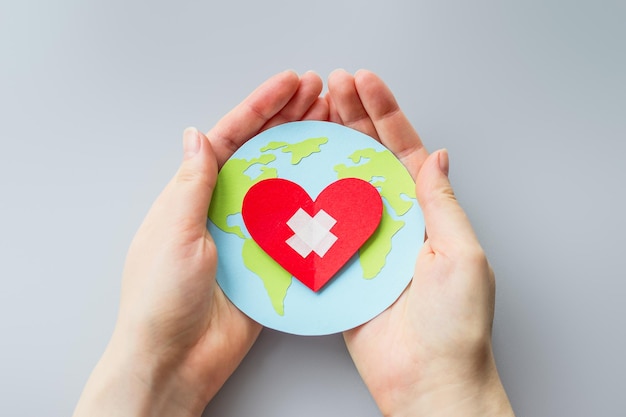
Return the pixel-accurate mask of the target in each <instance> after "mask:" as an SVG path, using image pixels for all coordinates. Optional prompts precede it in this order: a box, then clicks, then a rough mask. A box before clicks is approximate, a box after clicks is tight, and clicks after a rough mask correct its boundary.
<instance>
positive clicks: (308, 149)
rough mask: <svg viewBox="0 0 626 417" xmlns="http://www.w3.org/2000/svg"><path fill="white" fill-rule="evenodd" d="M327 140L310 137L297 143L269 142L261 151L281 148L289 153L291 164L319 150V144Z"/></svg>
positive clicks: (295, 163)
mask: <svg viewBox="0 0 626 417" xmlns="http://www.w3.org/2000/svg"><path fill="white" fill-rule="evenodd" d="M326 142H328V138H325V137H321V138H310V139H306V140H303V141H302V142H298V143H293V144H292V143H288V142H270V143H268V144H267V145H266V146H264V147H263V148H261V152H266V151H269V150H275V149H280V148H283V149H282V152H284V153H291V165H297V164H299V163H300V161H302V160H303V159H304V158H306V157H307V156H310V155H311V154H314V153H318V152H320V151H321V150H320V146H322V145H323V144H325V143H326Z"/></svg>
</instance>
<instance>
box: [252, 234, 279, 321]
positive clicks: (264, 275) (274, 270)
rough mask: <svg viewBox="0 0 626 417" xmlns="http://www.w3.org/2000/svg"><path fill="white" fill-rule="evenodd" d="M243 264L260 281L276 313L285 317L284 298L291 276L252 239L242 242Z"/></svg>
mask: <svg viewBox="0 0 626 417" xmlns="http://www.w3.org/2000/svg"><path fill="white" fill-rule="evenodd" d="M241 256H242V257H243V263H244V265H245V266H246V268H248V269H249V270H250V271H252V272H253V273H255V274H256V275H257V276H258V277H259V278H261V281H263V286H264V287H265V291H266V292H267V295H268V296H269V298H270V301H271V302H272V307H274V310H275V311H276V313H278V314H279V315H281V316H284V315H285V297H286V296H287V290H288V289H289V286H290V285H291V274H290V273H289V272H287V271H286V270H285V269H284V268H283V267H281V266H280V265H278V264H277V263H276V261H275V260H273V259H272V258H271V257H270V256H269V255H268V254H267V253H266V252H265V251H264V250H263V249H261V247H260V246H259V245H258V244H257V243H256V242H255V241H254V240H252V239H246V240H245V241H244V242H243V249H242V250H241Z"/></svg>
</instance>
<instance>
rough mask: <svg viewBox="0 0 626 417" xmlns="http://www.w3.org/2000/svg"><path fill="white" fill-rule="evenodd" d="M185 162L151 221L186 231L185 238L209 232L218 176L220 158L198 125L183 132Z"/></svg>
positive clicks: (151, 216) (158, 203) (162, 197)
mask: <svg viewBox="0 0 626 417" xmlns="http://www.w3.org/2000/svg"><path fill="white" fill-rule="evenodd" d="M183 153H184V156H183V162H182V163H181V165H180V168H179V169H178V171H177V172H176V175H175V176H174V178H173V179H172V180H171V181H170V182H169V184H168V185H167V187H166V188H165V190H164V191H163V193H161V195H160V196H159V198H158V199H157V201H156V202H155V204H154V205H153V206H152V209H151V210H150V214H149V216H148V217H149V219H151V221H149V222H148V223H151V222H158V223H159V224H160V226H166V225H168V224H169V225H170V226H171V227H167V226H166V227H165V230H179V231H182V235H181V236H182V237H183V239H184V240H185V241H188V242H193V241H195V239H196V238H201V237H204V236H205V235H206V233H207V232H206V217H207V215H206V213H207V211H208V209H209V204H210V203H211V195H212V194H213V189H214V188H215V182H216V179H217V161H216V158H215V154H214V152H213V150H212V148H211V143H210V142H209V140H208V139H207V137H206V136H204V135H203V134H202V133H200V132H198V130H197V129H195V128H188V129H186V130H185V132H184V133H183Z"/></svg>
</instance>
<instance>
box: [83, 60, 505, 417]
mask: <svg viewBox="0 0 626 417" xmlns="http://www.w3.org/2000/svg"><path fill="white" fill-rule="evenodd" d="M328 89H329V92H328V94H327V95H326V96H325V97H320V93H321V90H322V80H321V79H320V78H319V76H317V75H316V74H314V73H312V72H308V73H305V74H303V75H302V76H298V75H297V74H295V73H294V72H292V71H286V72H283V73H280V74H277V75H275V76H274V77H272V78H270V79H269V80H267V81H266V82H265V83H263V84H262V85H261V86H260V87H259V88H257V90H255V91H254V92H253V93H252V94H251V95H250V96H249V97H248V98H246V99H245V100H244V101H243V102H242V103H241V104H239V105H238V106H237V107H235V108H234V109H233V110H232V111H231V112H230V113H228V114H227V115H226V116H224V117H223V118H222V119H221V120H220V121H219V122H218V123H217V125H216V126H215V127H214V128H213V129H211V131H209V132H208V133H207V134H206V136H205V135H204V134H202V133H200V132H198V131H197V130H196V129H187V130H185V132H184V134H183V154H184V156H183V162H182V164H181V166H180V169H179V170H178V172H177V173H176V175H175V176H174V178H173V179H172V180H171V182H170V183H169V184H168V185H167V186H166V187H165V189H164V190H163V192H162V193H161V195H160V196H159V197H158V198H157V200H156V201H155V203H154V205H153V206H152V208H151V209H150V211H149V213H148V214H147V216H146V218H145V220H144V222H143V224H142V225H141V227H140V228H139V231H138V232H137V234H136V236H135V238H134V240H133V242H132V244H131V247H130V249H129V252H128V256H127V260H126V265H125V269H124V275H123V280H122V294H121V299H120V310H119V314H118V320H117V323H116V326H115V330H114V332H113V335H112V337H111V340H110V343H109V344H108V346H107V348H106V350H105V352H104V354H103V356H102V358H101V359H100V361H99V362H98V364H97V365H96V367H95V369H94V371H93V372H92V375H91V377H90V378H89V381H88V383H87V385H86V386H85V389H84V391H83V394H82V396H81V398H80V400H79V403H78V405H77V407H76V410H75V412H74V417H82V416H90V417H97V416H110V415H115V416H163V415H168V416H169V415H172V416H182V417H185V416H200V415H201V414H202V411H203V409H204V408H205V406H206V404H207V403H208V402H209V401H210V400H211V398H213V396H214V395H215V393H216V392H217V391H218V390H219V389H220V387H221V386H222V385H223V384H224V382H225V381H226V379H227V378H228V377H229V376H230V375H231V374H232V372H233V371H234V370H235V368H236V367H237V366H238V364H239V363H240V362H241V360H242V359H243V357H244V356H245V354H246V353H247V352H248V350H249V349H250V347H251V346H252V344H253V343H254V341H255V339H256V337H257V336H258V334H259V332H260V330H261V326H260V325H259V324H257V323H255V322H254V321H252V320H250V319H249V318H248V317H247V316H245V315H244V314H243V313H241V312H240V311H239V310H238V309H237V308H235V307H234V306H233V305H232V304H231V303H230V301H229V300H228V299H227V298H226V297H225V296H224V294H223V293H222V291H221V289H220V288H219V286H217V285H216V283H215V268H216V263H217V256H218V254H217V250H216V248H215V245H214V242H213V240H212V238H211V236H210V234H209V233H208V231H207V229H206V213H207V210H208V207H209V204H210V199H211V195H212V191H213V188H214V186H215V181H216V177H217V172H218V170H219V168H220V167H221V166H222V165H223V164H224V163H225V162H226V160H227V159H228V158H229V157H230V156H231V155H232V154H233V153H234V152H235V151H236V150H237V149H238V148H239V147H240V146H241V145H242V144H243V143H245V142H246V141H247V140H248V139H250V138H252V137H253V136H255V135H256V134H257V133H259V132H261V131H263V130H265V129H267V128H269V127H272V126H275V125H278V124H281V123H285V122H290V121H296V120H330V121H333V122H337V123H341V124H344V125H346V126H349V127H352V128H355V129H357V130H360V131H362V132H364V133H366V134H368V135H370V136H372V137H374V138H376V139H377V140H380V141H381V143H383V145H385V146H387V147H388V148H389V149H390V150H391V151H392V152H394V153H395V154H396V156H397V157H398V158H399V159H400V160H401V161H402V162H403V163H404V165H405V166H406V167H407V169H408V170H409V172H410V173H411V175H412V177H413V178H414V179H415V180H416V182H417V195H418V199H419V201H420V205H421V206H422V209H423V211H424V215H425V220H426V230H427V234H428V239H427V240H426V242H425V244H424V246H423V248H422V251H421V253H420V255H419V258H418V261H417V265H416V269H415V276H414V278H413V281H412V283H411V284H410V285H409V287H408V288H407V290H406V291H405V292H404V293H403V294H402V296H401V297H400V298H399V299H398V301H397V302H396V303H395V304H394V305H393V306H392V307H390V308H389V309H388V310H386V311H385V312H383V313H382V314H381V315H380V316H378V317H377V318H375V319H374V320H372V321H370V322H369V323H367V324H364V325H362V326H360V327H358V328H356V329H353V330H350V331H348V332H345V334H344V337H345V340H346V344H347V346H348V349H349V351H350V354H351V355H352V358H353V360H354V362H355V364H356V366H357V368H358V370H359V372H360V374H361V376H362V377H363V379H364V381H365V383H366V385H367V386H368V388H369V390H370V392H371V394H372V396H373V397H374V399H375V401H376V403H377V404H378V406H379V407H380V410H381V412H382V413H383V414H384V415H385V416H403V415H411V416H422V415H423V416H446V415H454V416H474V415H476V416H478V415H480V416H490V415H493V416H509V415H513V414H512V410H511V409H510V405H509V403H508V400H507V398H506V394H505V392H504V389H503V388H502V384H501V383H500V379H499V377H498V374H497V370H496V368H495V363H494V361H493V354H492V350H491V323H492V320H493V306H494V280H493V273H492V271H491V268H490V267H489V264H488V262H487V260H486V258H485V256H484V253H483V251H482V249H481V248H480V245H479V244H478V241H477V240H476V237H475V235H474V233H473V231H472V229H471V226H470V224H469V222H468V220H467V218H466V216H465V214H464V213H463V211H462V209H461V208H460V207H459V205H458V203H457V202H456V200H455V198H454V193H453V192H452V188H451V187H450V183H449V181H448V178H447V172H448V156H447V152H445V151H439V152H435V153H433V154H432V155H430V156H429V155H428V153H427V151H426V149H425V148H424V146H423V145H422V143H421V141H420V139H419V137H418V136H417V133H415V130H414V129H413V127H412V126H411V124H410V123H409V122H408V120H407V119H406V117H405V116H404V115H403V113H402V112H401V111H400V109H399V108H398V106H397V104H396V101H395V99H394V98H393V95H392V94H391V92H390V91H389V89H388V88H387V87H386V85H385V84H384V83H383V82H382V81H381V80H380V79H379V78H378V77H377V76H376V75H374V74H373V73H371V72H367V71H360V72H358V73H357V74H356V75H355V76H353V75H351V74H348V73H346V72H345V71H335V72H334V73H333V74H331V76H330V77H329V80H328ZM417 239H422V237H416V240H417Z"/></svg>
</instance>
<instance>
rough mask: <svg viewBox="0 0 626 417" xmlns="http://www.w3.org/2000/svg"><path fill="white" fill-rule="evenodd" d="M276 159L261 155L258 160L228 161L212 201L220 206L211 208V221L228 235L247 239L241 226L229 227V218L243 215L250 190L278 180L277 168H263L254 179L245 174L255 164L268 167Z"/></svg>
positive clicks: (271, 156) (221, 172)
mask: <svg viewBox="0 0 626 417" xmlns="http://www.w3.org/2000/svg"><path fill="white" fill-rule="evenodd" d="M275 159H276V157H275V156H274V155H271V154H265V155H261V156H260V157H258V158H253V159H250V160H249V161H248V160H246V159H229V160H228V161H226V163H225V164H224V166H223V167H222V170H221V171H220V175H218V177H217V183H216V184H215V190H213V197H212V199H211V201H214V202H215V201H217V202H219V203H218V204H211V206H210V207H209V219H211V221H212V222H213V223H214V224H215V225H216V226H217V227H218V228H219V229H221V230H223V231H224V232H226V233H233V234H235V235H237V236H239V237H240V238H242V239H246V237H245V236H244V235H243V232H242V231H241V228H240V227H239V226H229V225H228V217H229V216H232V215H233V214H238V213H241V205H242V204H243V198H244V196H245V195H246V192H248V189H249V188H250V187H252V186H253V185H254V184H256V183H257V182H259V181H261V180H265V179H268V178H277V177H278V171H277V170H276V168H268V167H263V168H261V175H259V176H258V177H256V178H254V179H252V178H250V177H249V176H247V175H246V174H245V173H244V172H245V171H246V170H247V169H248V168H250V167H251V166H252V165H254V164H262V165H267V164H269V163H270V162H272V161H274V160H275Z"/></svg>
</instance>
